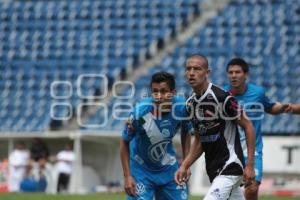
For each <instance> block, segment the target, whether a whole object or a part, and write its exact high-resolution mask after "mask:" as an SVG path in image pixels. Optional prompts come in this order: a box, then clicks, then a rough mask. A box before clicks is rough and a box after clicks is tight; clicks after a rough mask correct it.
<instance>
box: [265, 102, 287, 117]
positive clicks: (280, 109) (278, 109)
mask: <svg viewBox="0 0 300 200" xmlns="http://www.w3.org/2000/svg"><path fill="white" fill-rule="evenodd" d="M290 111H292V106H291V104H288V103H280V102H276V103H275V104H274V105H273V106H272V107H271V108H269V109H266V112H267V113H269V114H272V115H278V114H281V113H286V112H290Z"/></svg>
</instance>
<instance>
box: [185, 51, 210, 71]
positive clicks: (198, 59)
mask: <svg viewBox="0 0 300 200" xmlns="http://www.w3.org/2000/svg"><path fill="white" fill-rule="evenodd" d="M191 60H193V61H196V62H197V63H201V67H203V68H205V69H208V60H207V58H206V57H205V56H204V55H201V54H197V55H192V56H189V57H188V58H187V60H186V65H187V63H188V62H189V61H191Z"/></svg>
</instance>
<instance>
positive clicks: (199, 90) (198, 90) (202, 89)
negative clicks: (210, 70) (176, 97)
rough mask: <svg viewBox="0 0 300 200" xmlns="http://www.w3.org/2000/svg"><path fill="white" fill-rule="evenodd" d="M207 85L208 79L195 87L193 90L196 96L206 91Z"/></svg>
mask: <svg viewBox="0 0 300 200" xmlns="http://www.w3.org/2000/svg"><path fill="white" fill-rule="evenodd" d="M208 85H209V83H208V81H205V82H204V83H203V84H201V85H200V86H197V87H195V88H194V92H195V93H196V95H197V96H202V95H203V94H204V93H205V92H206V90H207V88H208Z"/></svg>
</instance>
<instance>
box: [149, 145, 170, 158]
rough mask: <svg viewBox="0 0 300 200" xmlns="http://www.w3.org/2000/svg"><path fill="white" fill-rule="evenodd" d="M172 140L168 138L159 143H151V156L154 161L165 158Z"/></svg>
mask: <svg viewBox="0 0 300 200" xmlns="http://www.w3.org/2000/svg"><path fill="white" fill-rule="evenodd" d="M169 143H170V141H168V140H163V141H161V142H159V143H156V144H154V145H151V146H150V147H149V151H148V154H149V157H150V158H151V160H152V161H154V162H159V161H161V160H162V159H163V157H164V156H165V155H166V153H167V147H168V144H169Z"/></svg>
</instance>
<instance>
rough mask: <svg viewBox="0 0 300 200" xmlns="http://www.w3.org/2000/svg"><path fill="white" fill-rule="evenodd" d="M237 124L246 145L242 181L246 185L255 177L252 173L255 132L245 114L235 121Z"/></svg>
mask: <svg viewBox="0 0 300 200" xmlns="http://www.w3.org/2000/svg"><path fill="white" fill-rule="evenodd" d="M237 123H238V124H239V125H240V126H241V127H242V128H243V129H244V130H245V135H246V143H247V153H248V155H247V157H248V161H247V165H246V167H245V172H244V181H245V184H246V185H248V184H250V183H251V182H252V180H253V179H254V177H255V173H254V152H255V131H254V127H253V125H252V122H251V121H250V120H249V119H248V118H247V116H246V115H245V113H242V114H241V116H240V117H239V118H238V119H237Z"/></svg>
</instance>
